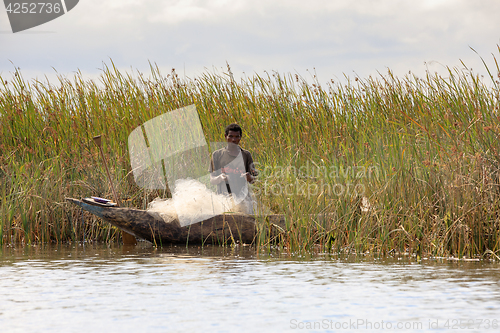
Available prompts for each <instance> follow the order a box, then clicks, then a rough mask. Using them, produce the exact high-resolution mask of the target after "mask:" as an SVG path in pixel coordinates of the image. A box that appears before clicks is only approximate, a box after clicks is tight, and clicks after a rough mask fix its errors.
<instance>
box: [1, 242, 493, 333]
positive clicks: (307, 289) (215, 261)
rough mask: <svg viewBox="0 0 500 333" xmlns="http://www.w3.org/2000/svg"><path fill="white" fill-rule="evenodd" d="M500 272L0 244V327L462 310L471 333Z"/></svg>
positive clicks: (402, 320) (430, 315)
mask: <svg viewBox="0 0 500 333" xmlns="http://www.w3.org/2000/svg"><path fill="white" fill-rule="evenodd" d="M499 277H500V266H499V265H498V264H494V263H486V262H464V261H449V260H423V261H422V262H419V263H416V262H415V261H413V260H409V259H407V258H406V259H404V258H403V259H373V258H360V257H357V258H356V257H348V258H336V257H331V256H316V257H312V258H309V260H304V259H303V258H294V257H291V256H288V255H283V254H280V253H278V252H271V253H257V252H256V251H255V249H252V248H247V247H239V248H235V249H231V248H221V247H205V248H199V247H189V248H186V247H166V248H163V249H156V248H154V247H151V246H148V245H147V244H142V245H141V246H138V247H128V248H127V247H118V246H117V247H112V246H111V247H110V246H105V245H102V246H86V247H82V246H67V247H66V246H59V247H48V246H45V247H22V248H3V249H1V253H0V290H1V295H2V296H1V302H0V326H1V327H2V331H4V329H5V331H8V332H10V331H16V330H21V331H28V330H32V331H46V330H60V331H65V332H68V331H70V332H71V331H81V330H82V329H84V330H85V331H87V330H96V331H105V330H110V331H123V332H136V331H145V330H147V331H162V332H164V331H191V330H209V331H223V332H224V331H232V330H235V329H237V330H239V331H252V332H253V331H256V330H260V331H284V330H294V329H299V330H300V329H303V330H307V329H308V328H311V329H312V330H316V331H338V330H340V329H344V330H368V331H369V330H377V328H376V327H375V326H374V325H376V324H378V325H379V327H380V325H381V322H382V321H383V322H384V323H385V324H388V323H390V324H391V325H397V324H398V323H399V324H401V325H404V324H408V325H410V324H413V325H416V326H413V327H412V329H411V330H414V331H427V330H429V329H431V328H433V329H434V328H436V327H435V326H432V325H433V324H436V323H437V328H440V329H443V330H444V331H447V330H450V331H456V330H453V324H455V323H457V325H458V324H460V323H459V322H453V320H460V319H461V320H468V324H467V325H468V326H467V327H466V326H463V327H464V328H467V329H468V331H472V332H473V331H478V332H479V331H485V330H486V331H487V330H490V331H492V332H493V331H498V330H495V329H494V327H493V320H495V319H496V318H497V317H498V315H497V314H498V310H499V307H500V306H499V304H500V279H499ZM487 321H489V324H490V328H487V327H486V322H487ZM347 323H349V325H350V326H348V327H347V328H346V324H347ZM446 323H448V324H446ZM369 324H371V326H370V325H369ZM308 325H309V326H308ZM363 325H364V326H363ZM419 325H420V326H419ZM446 325H447V327H446ZM464 325H465V324H464ZM394 327H396V326H394ZM403 327H404V326H403ZM386 328H387V327H386ZM457 328H459V327H458V326H457Z"/></svg>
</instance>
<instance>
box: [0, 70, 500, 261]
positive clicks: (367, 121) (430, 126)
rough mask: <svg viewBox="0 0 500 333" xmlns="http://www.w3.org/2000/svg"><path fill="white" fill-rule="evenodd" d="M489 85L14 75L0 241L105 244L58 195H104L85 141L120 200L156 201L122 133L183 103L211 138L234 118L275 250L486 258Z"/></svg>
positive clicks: (492, 158) (490, 206)
mask: <svg viewBox="0 0 500 333" xmlns="http://www.w3.org/2000/svg"><path fill="white" fill-rule="evenodd" d="M495 71H496V72H497V73H499V72H500V71H499V68H498V66H497V68H495ZM488 72H489V73H491V72H490V70H489V69H488ZM495 75H498V74H495ZM489 79H491V81H490V80H489ZM489 79H488V78H487V79H486V81H485V79H483V78H481V77H479V76H478V75H476V74H474V73H473V72H472V71H469V70H463V69H460V70H459V69H452V68H450V69H449V73H448V76H447V77H441V76H438V75H433V74H431V73H428V74H427V76H425V77H423V78H420V77H417V76H414V75H412V74H408V75H406V76H404V77H396V76H394V75H393V74H392V73H391V72H390V71H389V72H388V73H387V74H386V75H380V76H378V77H369V78H366V79H361V78H355V79H346V80H345V81H344V82H334V81H333V80H332V81H331V82H329V83H328V84H320V82H319V80H318V79H317V78H316V77H315V76H313V77H312V78H309V80H306V79H305V78H302V77H300V76H298V75H291V74H280V73H266V74H265V75H254V76H251V77H244V78H243V79H239V80H236V79H234V76H233V74H232V73H231V69H230V68H229V67H228V69H227V71H225V72H222V73H208V72H207V73H204V74H202V75H200V76H199V77H196V78H194V79H190V78H180V77H179V76H178V75H177V74H176V73H175V70H172V72H171V73H168V74H167V75H166V76H165V75H163V74H162V73H160V71H159V69H158V68H157V67H156V66H154V65H151V73H149V74H148V75H147V76H145V75H143V74H142V73H132V74H130V73H127V74H125V73H121V72H120V71H118V70H117V69H116V68H115V67H114V65H113V63H112V62H111V64H110V65H104V67H103V70H102V74H101V77H100V80H99V81H97V82H96V81H91V80H85V79H84V78H83V76H82V74H81V73H77V74H76V75H75V76H74V77H72V78H65V77H59V80H58V82H56V83H51V82H39V81H31V82H26V81H25V80H24V79H23V78H22V75H21V73H20V72H19V71H17V70H16V71H15V72H14V73H13V74H12V77H9V78H7V77H0V82H1V84H0V119H1V122H2V126H1V128H0V131H1V135H0V150H1V155H0V166H1V167H0V179H1V183H0V199H1V203H0V219H1V224H0V236H1V237H0V242H1V243H12V242H25V243H30V242H66V241H82V240H83V239H84V238H85V239H86V240H93V241H117V240H118V237H119V234H118V233H116V230H115V229H113V228H111V227H109V226H108V225H106V224H104V223H101V222H100V221H99V220H97V219H95V218H93V217H92V216H88V215H85V213H82V212H81V211H80V210H79V209H78V208H75V207H72V206H69V205H67V204H66V203H65V202H64V197H78V196H81V195H86V196H89V195H96V196H104V197H111V193H110V189H109V187H108V185H107V182H105V181H103V179H105V174H104V170H103V169H102V166H101V163H100V161H99V156H98V151H97V149H96V148H95V147H94V146H93V144H92V137H93V136H94V135H98V134H101V133H102V134H104V135H105V137H106V140H105V145H104V146H103V149H104V151H105V154H106V159H107V160H108V161H109V167H110V171H111V174H112V177H113V178H114V183H115V184H117V190H118V192H119V193H120V195H121V199H122V201H123V202H124V203H125V205H128V206H131V207H138V208H145V207H146V205H147V203H148V202H149V201H150V200H152V199H153V198H154V197H155V196H157V195H165V194H164V193H161V192H152V191H144V190H141V189H139V188H138V187H137V186H136V185H135V183H134V181H133V177H132V175H131V172H130V164H129V159H128V150H127V146H126V144H127V137H128V135H129V133H130V132H131V131H132V130H133V129H134V128H135V127H137V126H139V125H140V124H142V123H144V122H145V121H147V120H149V119H151V118H153V117H155V116H158V115H160V114H162V113H164V112H168V111H170V110H174V109H176V108H179V107H182V106H186V105H189V104H195V105H196V108H197V110H198V112H199V114H200V119H201V122H202V125H203V128H204V131H205V135H206V137H207V141H209V142H216V141H221V140H223V133H222V130H223V127H224V125H226V124H228V123H230V122H238V123H240V124H241V125H242V127H243V129H244V131H245V132H244V137H243V140H242V145H243V146H244V147H246V148H247V149H250V150H251V151H252V152H253V155H254V159H255V160H256V161H258V168H259V169H260V171H261V173H260V176H259V181H258V182H257V183H256V185H255V186H254V191H255V192H256V194H257V195H258V198H259V201H260V203H261V204H262V206H263V207H267V209H270V210H272V211H273V212H276V213H283V214H285V215H286V217H287V223H288V228H287V230H283V232H282V233H281V234H280V235H279V237H278V238H279V242H278V243H277V244H279V245H278V246H280V247H282V248H283V249H285V250H287V251H290V252H310V251H334V252H354V253H366V252H371V253H381V254H388V253H392V252H399V253H403V252H406V253H412V254H416V255H418V256H421V255H426V256H427V255H431V256H459V257H463V256H467V257H474V256H481V255H483V254H485V253H489V254H491V253H493V254H495V253H496V254H498V252H499V251H500V248H499V228H500V220H499V217H498V215H499V214H498V213H499V206H500V200H499V199H500V196H499V187H498V184H499V177H498V168H499V162H500V157H499V150H498V149H499V148H498V144H497V142H498V135H499V133H500V125H499V120H500V115H499V113H498V110H499V107H500V105H499V82H498V78H497V77H496V76H492V75H490V78H489ZM311 216H313V217H311ZM314 216H317V217H316V218H315V217H314ZM261 227H262V228H263V229H264V228H265V227H266V226H265V222H264V221H263V222H262V226H261ZM264 234H265V233H263V235H264ZM275 241H276V240H275V239H269V238H266V237H261V238H260V239H259V245H260V246H275V245H274V244H275V243H276V242H275Z"/></svg>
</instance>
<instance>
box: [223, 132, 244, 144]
mask: <svg viewBox="0 0 500 333" xmlns="http://www.w3.org/2000/svg"><path fill="white" fill-rule="evenodd" d="M240 140H241V135H240V132H237V131H236V132H235V131H229V132H227V135H226V141H227V143H230V144H231V143H232V144H234V145H239V144H240Z"/></svg>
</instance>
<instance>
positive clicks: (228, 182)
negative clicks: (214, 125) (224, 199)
mask: <svg viewBox="0 0 500 333" xmlns="http://www.w3.org/2000/svg"><path fill="white" fill-rule="evenodd" d="M242 135H243V131H242V129H241V127H240V126H239V125H238V124H230V125H228V126H227V127H226V129H225V138H226V142H227V146H226V147H224V148H222V149H219V150H216V151H214V152H213V154H212V160H211V163H210V183H211V184H213V185H217V193H222V194H232V195H233V198H239V199H240V200H244V199H245V198H246V197H247V196H248V186H247V184H246V183H247V182H249V183H253V182H254V181H255V177H256V176H257V171H256V170H255V166H254V163H253V159H252V154H250V152H249V151H248V150H245V149H243V148H241V147H240V146H239V144H240V140H241V137H242ZM237 203H238V202H237Z"/></svg>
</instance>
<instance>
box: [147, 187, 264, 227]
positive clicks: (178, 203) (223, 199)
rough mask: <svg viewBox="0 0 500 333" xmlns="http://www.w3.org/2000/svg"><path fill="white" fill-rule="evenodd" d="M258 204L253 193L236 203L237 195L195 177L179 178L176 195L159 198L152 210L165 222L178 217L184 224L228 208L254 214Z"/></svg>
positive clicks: (223, 211) (228, 209)
mask: <svg viewBox="0 0 500 333" xmlns="http://www.w3.org/2000/svg"><path fill="white" fill-rule="evenodd" d="M254 206H255V202H254V201H253V200H252V199H251V196H250V195H249V196H248V197H247V198H245V200H241V201H239V202H238V204H235V200H234V198H233V197H231V196H228V195H223V194H217V193H215V192H213V191H212V190H210V189H209V188H207V187H206V186H205V185H204V184H203V183H201V182H199V181H197V180H195V179H178V180H177V181H176V182H175V187H174V191H173V192H172V198H171V199H160V198H156V199H155V200H153V201H152V202H150V203H149V205H148V211H150V212H155V213H158V214H159V215H160V216H161V217H162V218H163V220H164V221H165V222H171V221H172V220H174V219H178V220H179V223H180V225H181V226H187V225H190V224H193V223H197V222H200V221H203V220H206V219H209V218H211V217H213V216H215V215H219V214H222V213H225V212H237V213H245V214H253V212H254Z"/></svg>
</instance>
